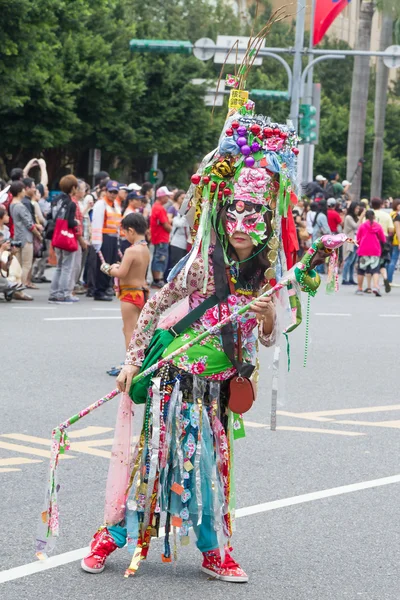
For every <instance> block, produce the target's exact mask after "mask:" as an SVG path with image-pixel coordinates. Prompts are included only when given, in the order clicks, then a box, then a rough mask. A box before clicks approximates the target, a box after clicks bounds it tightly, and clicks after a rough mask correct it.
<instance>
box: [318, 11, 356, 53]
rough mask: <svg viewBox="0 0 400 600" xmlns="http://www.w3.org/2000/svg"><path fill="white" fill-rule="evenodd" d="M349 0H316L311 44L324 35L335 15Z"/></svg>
mask: <svg viewBox="0 0 400 600" xmlns="http://www.w3.org/2000/svg"><path fill="white" fill-rule="evenodd" d="M349 2H350V0H317V1H316V6H315V16H314V37H313V44H314V46H316V45H317V44H319V42H320V41H321V40H322V38H323V37H324V35H325V33H326V32H327V30H328V28H329V27H330V25H332V23H333V21H334V20H335V19H336V17H337V16H338V15H339V14H340V13H341V12H342V10H343V9H345V8H346V6H347V5H348V3H349Z"/></svg>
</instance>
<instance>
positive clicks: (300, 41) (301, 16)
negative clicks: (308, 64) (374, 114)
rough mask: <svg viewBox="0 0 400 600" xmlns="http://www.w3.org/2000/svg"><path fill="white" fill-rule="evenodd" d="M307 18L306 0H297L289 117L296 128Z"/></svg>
mask: <svg viewBox="0 0 400 600" xmlns="http://www.w3.org/2000/svg"><path fill="white" fill-rule="evenodd" d="M305 18H306V3H305V0H297V13H296V38H295V46H294V62H293V87H292V99H291V103H290V115H289V119H290V120H291V121H292V123H293V126H294V128H295V129H296V130H297V129H298V120H299V107H300V85H299V83H300V81H301V73H302V70H303V69H302V63H301V57H302V53H303V51H304V23H305Z"/></svg>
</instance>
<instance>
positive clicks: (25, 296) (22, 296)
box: [13, 292, 33, 301]
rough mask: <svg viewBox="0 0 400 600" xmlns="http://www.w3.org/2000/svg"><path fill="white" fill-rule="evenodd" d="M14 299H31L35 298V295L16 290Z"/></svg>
mask: <svg viewBox="0 0 400 600" xmlns="http://www.w3.org/2000/svg"><path fill="white" fill-rule="evenodd" d="M13 299H14V300H26V301H31V300H33V297H32V296H29V295H28V294H24V293H23V292H14V295H13Z"/></svg>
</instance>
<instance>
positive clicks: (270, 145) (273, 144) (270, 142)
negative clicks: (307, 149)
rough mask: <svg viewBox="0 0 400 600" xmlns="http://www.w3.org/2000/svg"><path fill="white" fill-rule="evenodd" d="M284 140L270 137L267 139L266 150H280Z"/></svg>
mask: <svg viewBox="0 0 400 600" xmlns="http://www.w3.org/2000/svg"><path fill="white" fill-rule="evenodd" d="M284 143H285V140H283V139H282V138H279V137H272V138H268V139H267V143H266V146H267V150H272V151H273V152H277V151H278V150H282V148H283V145H284Z"/></svg>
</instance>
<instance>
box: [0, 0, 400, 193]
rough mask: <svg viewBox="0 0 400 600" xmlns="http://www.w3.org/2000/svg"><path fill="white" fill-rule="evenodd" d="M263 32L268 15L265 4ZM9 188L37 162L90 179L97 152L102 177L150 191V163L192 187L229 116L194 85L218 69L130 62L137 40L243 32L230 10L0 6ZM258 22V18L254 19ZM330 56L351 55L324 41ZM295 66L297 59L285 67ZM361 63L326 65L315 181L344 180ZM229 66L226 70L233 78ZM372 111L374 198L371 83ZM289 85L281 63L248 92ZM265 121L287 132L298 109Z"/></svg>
mask: <svg viewBox="0 0 400 600" xmlns="http://www.w3.org/2000/svg"><path fill="white" fill-rule="evenodd" d="M260 5H261V8H260V10H259V16H258V23H259V25H258V26H257V25H256V27H255V30H257V29H258V28H261V26H262V25H263V24H264V23H265V22H266V20H267V19H268V18H269V16H270V15H271V7H270V5H269V4H268V2H267V0H263V1H262V2H261V4H260ZM0 14H1V21H2V27H1V29H0V81H1V87H0V131H1V135H0V176H3V177H4V176H6V173H7V172H9V170H10V168H12V167H13V166H20V165H22V164H24V163H25V162H26V161H27V160H28V159H29V158H31V157H32V156H38V155H39V154H40V155H42V156H44V157H45V158H46V160H47V162H48V166H49V171H50V179H51V182H52V183H53V184H54V183H56V181H57V179H58V178H59V177H60V175H61V174H62V173H64V172H65V171H67V170H73V171H74V172H76V173H78V174H80V175H87V169H88V151H89V149H90V148H100V149H101V151H102V167H103V168H107V169H108V170H110V171H111V172H112V174H113V175H115V176H117V177H121V178H125V177H126V178H129V179H133V178H135V180H137V181H142V180H143V178H144V175H145V173H146V171H147V170H148V169H149V167H150V164H151V156H152V154H153V152H155V151H157V152H158V153H159V166H160V167H161V168H162V170H163V171H164V173H165V182H166V183H169V184H175V185H178V186H180V187H186V186H187V184H188V181H189V176H190V174H191V173H192V172H193V171H192V170H193V168H195V165H196V163H197V162H198V161H199V160H200V159H201V158H202V156H203V155H204V154H205V153H206V152H208V151H209V150H210V149H212V148H213V147H214V146H215V144H216V142H217V139H218V136H219V132H220V130H221V127H222V124H223V121H224V117H225V115H226V104H225V105H224V107H222V108H216V109H215V111H214V116H212V115H211V109H210V108H209V107H206V106H205V105H204V102H203V95H204V89H203V88H201V87H199V86H195V85H193V84H192V83H191V81H192V79H194V78H209V79H212V80H214V81H215V80H216V79H217V78H218V76H219V70H220V65H214V63H213V61H212V60H210V61H207V62H201V61H199V60H197V59H196V58H194V57H193V56H180V55H156V54H133V53H131V52H130V49H129V41H130V39H132V38H150V39H182V40H190V41H192V42H195V41H196V40H197V39H199V38H200V37H210V38H212V39H214V40H216V38H217V35H218V34H226V35H227V34H229V35H237V34H242V35H243V34H246V33H247V34H249V33H250V27H247V30H245V31H243V27H242V26H241V24H240V22H239V21H238V19H237V18H236V17H235V15H234V13H233V12H232V9H231V8H230V5H229V3H227V2H225V1H224V0H213V1H212V2H211V0H153V2H152V3H151V5H149V4H146V3H144V2H143V0H34V1H32V0H0ZM253 17H254V15H253ZM294 32H295V29H294V21H293V18H292V17H291V18H289V19H287V20H286V21H284V22H280V23H276V24H275V25H274V26H273V28H272V30H271V32H270V34H269V37H268V39H267V45H268V46H287V47H289V46H293V44H294ZM325 45H326V47H327V48H328V47H336V48H337V47H344V46H345V45H344V44H343V43H339V42H337V41H327V42H326V44H325ZM286 58H287V60H288V62H289V63H291V60H292V59H291V57H290V56H289V55H287V56H286ZM352 67H353V61H352V59H350V58H346V59H345V60H342V61H339V60H338V61H326V62H322V63H320V65H318V66H317V67H316V69H315V81H320V82H322V106H321V128H320V142H319V145H318V146H317V147H316V156H315V170H316V171H318V172H322V173H324V174H329V173H330V172H332V171H333V170H339V171H340V172H341V174H342V175H343V177H344V173H345V167H346V141H347V131H348V119H349V102H350V92H351V89H350V86H351V73H352ZM231 70H232V66H226V67H225V73H228V72H231ZM371 79H372V81H371V88H370V89H371V93H370V101H369V107H368V122H367V139H366V153H365V158H366V163H365V167H364V178H363V189H364V193H366V191H367V190H368V189H369V177H370V170H371V164H370V161H371V155H372V146H373V78H371ZM287 84H288V82H287V75H286V72H285V70H284V69H283V67H282V66H281V65H280V64H279V62H277V61H276V60H274V59H272V58H264V59H263V65H262V66H261V67H255V68H254V69H253V71H252V73H251V75H250V78H249V81H248V88H249V89H251V88H265V89H275V90H286V89H287ZM399 92H400V90H399V89H398V86H394V88H393V91H392V93H391V98H390V102H389V106H388V111H387V127H386V133H385V144H386V150H385V163H384V181H383V184H384V194H385V195H389V194H390V195H398V190H399V189H400V173H399V169H398V167H397V165H398V160H399V158H400V133H399V129H398V127H397V123H398V121H399V117H400V107H399V105H398V93H399ZM257 111H258V112H259V113H264V114H269V115H271V116H272V117H273V119H274V120H277V121H285V119H286V118H287V115H288V113H289V103H288V102H282V101H277V100H268V101H267V100H264V101H258V102H257Z"/></svg>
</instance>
